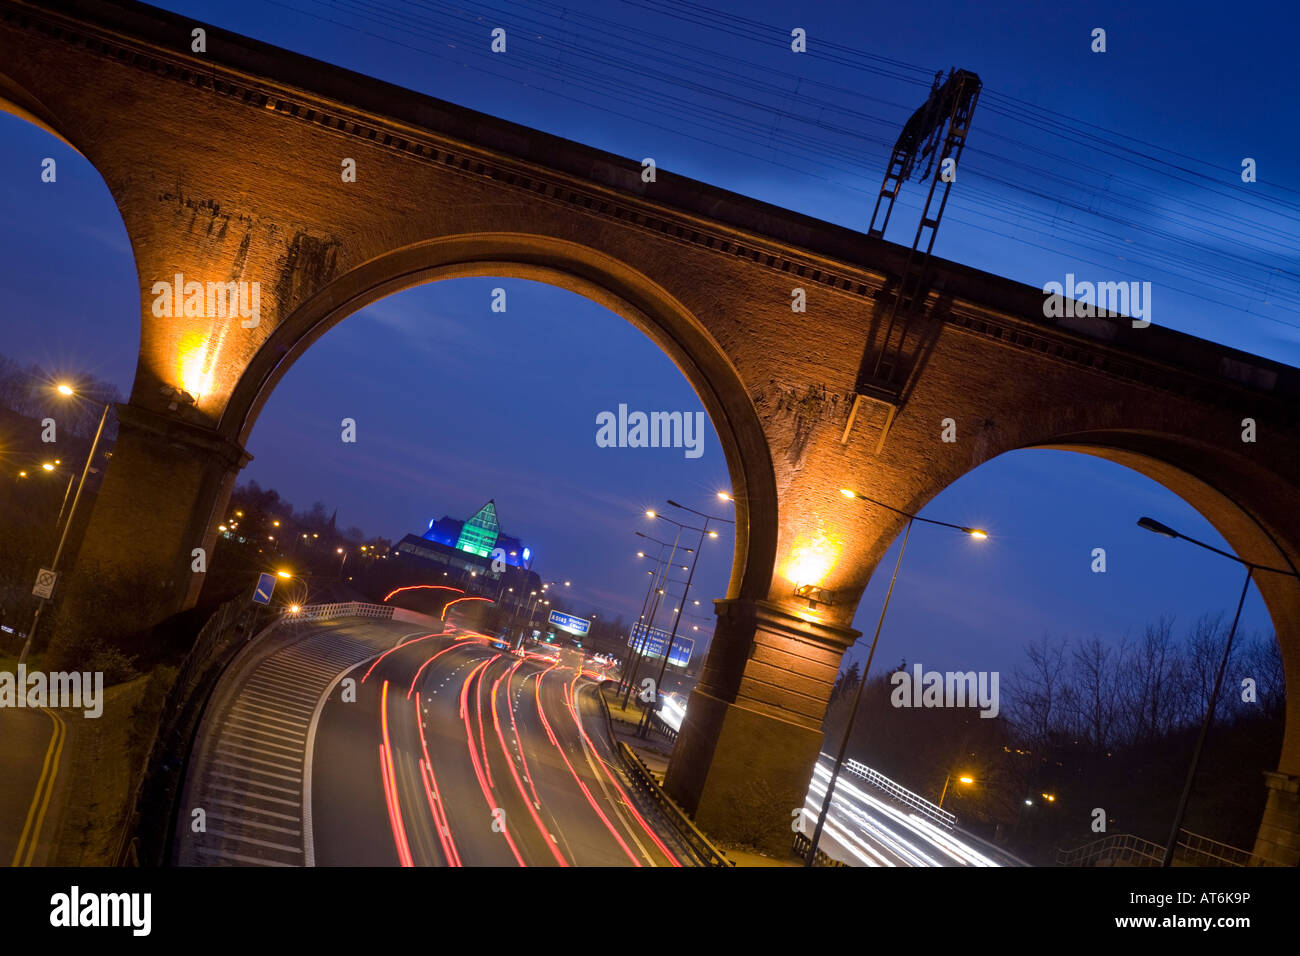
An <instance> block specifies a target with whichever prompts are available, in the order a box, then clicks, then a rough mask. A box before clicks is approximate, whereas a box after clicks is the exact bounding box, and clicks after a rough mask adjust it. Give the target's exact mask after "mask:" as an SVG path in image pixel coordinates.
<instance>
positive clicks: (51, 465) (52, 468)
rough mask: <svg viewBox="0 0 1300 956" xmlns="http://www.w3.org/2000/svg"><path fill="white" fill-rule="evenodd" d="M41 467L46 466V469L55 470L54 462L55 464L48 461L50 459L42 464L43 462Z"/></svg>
mask: <svg viewBox="0 0 1300 956" xmlns="http://www.w3.org/2000/svg"><path fill="white" fill-rule="evenodd" d="M41 467H42V468H44V469H45V470H46V471H53V470H54V464H53V463H52V462H48V461H47V462H44V463H42V464H41Z"/></svg>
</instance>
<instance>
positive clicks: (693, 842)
mask: <svg viewBox="0 0 1300 956" xmlns="http://www.w3.org/2000/svg"><path fill="white" fill-rule="evenodd" d="M596 697H597V699H598V700H599V701H600V710H601V713H603V714H604V715H605V730H606V732H607V733H608V734H609V740H610V743H612V744H613V745H614V750H615V751H616V752H617V753H618V755H619V756H620V757H622V758H623V764H624V766H626V767H627V770H628V774H629V776H631V778H632V782H633V783H634V784H635V785H636V788H637V789H638V790H640V791H641V792H642V793H643V794H645V795H646V796H647V797H649V798H650V800H652V801H653V802H654V803H655V805H656V806H658V807H659V809H660V810H662V811H663V813H664V816H665V817H667V819H668V823H669V824H670V825H671V826H672V828H673V829H674V830H676V831H677V835H678V836H679V837H681V838H682V841H683V842H684V843H686V845H687V846H689V847H690V848H691V852H692V853H694V854H695V856H696V857H697V858H698V859H699V860H700V862H702V863H703V864H704V865H705V866H721V867H733V866H735V865H736V864H735V863H734V862H732V861H731V860H728V859H727V855H726V854H725V853H723V852H722V851H721V850H719V849H718V848H717V847H715V846H714V845H713V844H712V843H711V842H710V841H709V838H708V837H707V836H705V835H704V832H703V831H702V830H700V828H699V827H697V826H696V825H695V822H694V821H693V820H692V819H691V818H690V817H688V816H687V815H686V813H685V812H684V811H683V810H682V808H681V807H679V806H677V804H676V803H674V802H673V800H672V798H671V797H670V796H668V794H666V793H664V789H663V787H661V786H659V781H658V780H656V779H655V778H654V774H652V773H651V772H650V768H649V767H647V766H646V765H645V763H644V762H643V761H642V760H641V758H640V757H638V756H637V754H636V751H635V750H633V749H632V748H631V747H629V746H628V745H627V744H626V743H624V742H623V741H621V740H619V739H618V736H617V735H616V734H615V733H614V718H613V716H612V715H611V714H610V712H609V701H607V700H605V693H604V691H603V690H602V689H601V688H600V687H597V688H596Z"/></svg>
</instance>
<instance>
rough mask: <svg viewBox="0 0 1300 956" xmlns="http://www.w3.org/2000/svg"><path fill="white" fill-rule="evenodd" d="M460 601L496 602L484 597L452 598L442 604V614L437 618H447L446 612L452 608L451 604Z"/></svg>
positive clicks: (441, 619)
mask: <svg viewBox="0 0 1300 956" xmlns="http://www.w3.org/2000/svg"><path fill="white" fill-rule="evenodd" d="M461 601H487V602H488V603H489V604H495V603H496V602H495V601H493V600H492V599H491V598H485V597H462V598H456V600H454V601H448V602H447V603H446V604H445V605H444V606H443V608H442V616H441V617H440V618H439V620H440V621H445V620H447V612H448V611H450V610H451V609H452V606H453V605H455V604H459V603H460V602H461Z"/></svg>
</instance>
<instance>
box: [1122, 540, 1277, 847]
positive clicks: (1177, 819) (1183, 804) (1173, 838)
mask: <svg viewBox="0 0 1300 956" xmlns="http://www.w3.org/2000/svg"><path fill="white" fill-rule="evenodd" d="M1138 527H1139V528H1144V529H1145V530H1147V531H1150V532H1152V533H1154V534H1158V535H1162V536H1163V537H1166V538H1182V539H1183V540H1184V541H1189V542H1191V543H1192V544H1194V545H1197V546H1198V547H1202V548H1204V549H1205V550H1206V551H1213V552H1214V553H1215V554H1220V555H1222V556H1223V557H1225V558H1230V559H1232V560H1233V561H1236V562H1237V563H1238V564H1240V565H1242V566H1244V567H1245V569H1246V579H1245V580H1244V581H1242V582H1241V596H1240V597H1239V598H1238V599H1237V613H1236V614H1234V615H1233V617H1232V628H1231V629H1230V630H1229V631H1228V642H1227V643H1226V644H1225V645H1224V647H1223V658H1222V659H1221V660H1220V661H1219V671H1218V673H1217V674H1215V675H1214V689H1213V690H1211V691H1210V703H1209V705H1208V706H1207V707H1206V708H1205V717H1204V718H1203V719H1202V720H1201V730H1200V733H1199V734H1197V736H1196V746H1195V748H1193V750H1192V762H1191V764H1190V766H1188V768H1187V780H1186V781H1185V782H1184V783H1183V792H1182V795H1181V796H1180V797H1179V798H1178V809H1177V811H1176V812H1175V813H1174V825H1173V827H1172V828H1171V829H1170V831H1169V839H1168V840H1167V841H1166V842H1165V855H1164V859H1163V860H1162V861H1161V863H1160V865H1161V866H1172V865H1173V862H1174V852H1175V851H1176V850H1177V849H1178V833H1179V831H1180V830H1182V828H1183V817H1184V816H1185V815H1186V813H1187V803H1188V801H1189V800H1190V799H1191V796H1192V784H1193V783H1194V782H1195V780H1196V768H1197V767H1198V766H1199V765H1200V762H1201V751H1202V750H1203V749H1204V747H1205V738H1206V735H1208V734H1209V732H1210V724H1211V723H1213V722H1214V709H1215V707H1216V706H1217V705H1218V703H1219V689H1220V687H1222V685H1223V672H1224V671H1225V670H1227V668H1228V656H1229V655H1230V654H1231V653H1232V641H1233V638H1234V637H1236V635H1237V622H1238V621H1240V620H1241V608H1242V606H1243V605H1244V604H1245V603H1246V592H1247V591H1249V590H1250V581H1251V578H1252V576H1253V575H1254V573H1255V572H1256V571H1271V572H1273V573H1274V574H1286V575H1289V576H1290V577H1294V578H1300V574H1296V572H1295V571H1288V570H1285V569H1283V568H1270V567H1267V566H1266V565H1262V564H1255V563H1254V562H1253V561H1246V560H1243V559H1242V558H1239V557H1237V556H1236V555H1235V554H1232V553H1230V552H1228V551H1221V550H1220V549H1218V548H1216V547H1214V546H1213V545H1211V544H1206V543H1205V542H1204V541H1198V540H1197V539H1196V538H1189V537H1188V536H1187V535H1185V534H1183V533H1182V532H1179V531H1175V530H1174V529H1173V528H1171V527H1169V526H1168V525H1167V524H1161V523H1160V522H1159V521H1156V520H1155V519H1154V518H1147V517H1145V516H1144V517H1142V518H1139V519H1138Z"/></svg>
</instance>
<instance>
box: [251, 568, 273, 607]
mask: <svg viewBox="0 0 1300 956" xmlns="http://www.w3.org/2000/svg"><path fill="white" fill-rule="evenodd" d="M274 591H275V575H274V574H265V573H263V574H262V575H261V576H260V577H259V578H258V579H257V590H255V591H254V592H253V600H254V601H255V602H256V603H258V604H270V603H271V594H272V593H273V592H274Z"/></svg>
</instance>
